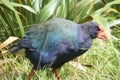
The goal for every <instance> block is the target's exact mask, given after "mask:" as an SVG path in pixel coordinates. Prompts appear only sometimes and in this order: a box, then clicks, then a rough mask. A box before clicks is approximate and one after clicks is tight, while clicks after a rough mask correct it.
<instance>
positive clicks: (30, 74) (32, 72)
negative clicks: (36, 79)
mask: <svg viewBox="0 0 120 80" xmlns="http://www.w3.org/2000/svg"><path fill="white" fill-rule="evenodd" d="M34 74H35V70H33V69H32V70H31V72H30V73H29V75H28V77H27V80H31V78H32V76H33V75H34Z"/></svg>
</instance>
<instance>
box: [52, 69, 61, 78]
mask: <svg viewBox="0 0 120 80" xmlns="http://www.w3.org/2000/svg"><path fill="white" fill-rule="evenodd" d="M53 73H54V74H55V77H57V80H62V79H61V77H60V76H58V71H57V69H54V68H53Z"/></svg>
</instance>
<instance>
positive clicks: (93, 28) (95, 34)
mask: <svg viewBox="0 0 120 80" xmlns="http://www.w3.org/2000/svg"><path fill="white" fill-rule="evenodd" d="M83 25H84V26H86V29H87V31H88V34H89V35H90V36H91V38H92V39H94V38H99V39H104V40H105V39H107V38H108V36H107V34H106V32H105V30H104V29H103V28H102V27H101V26H99V25H98V24H97V23H95V22H86V23H83Z"/></svg>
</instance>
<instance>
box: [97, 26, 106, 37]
mask: <svg viewBox="0 0 120 80" xmlns="http://www.w3.org/2000/svg"><path fill="white" fill-rule="evenodd" d="M99 28H100V31H99V32H98V36H97V38H99V39H108V36H107V34H106V32H105V30H104V29H103V28H102V27H99Z"/></svg>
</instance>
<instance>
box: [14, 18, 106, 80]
mask: <svg viewBox="0 0 120 80" xmlns="http://www.w3.org/2000/svg"><path fill="white" fill-rule="evenodd" d="M95 38H100V39H107V35H106V33H105V31H104V29H103V28H102V27H99V26H98V24H97V23H95V22H86V23H83V24H77V23H74V22H72V21H70V20H66V19H61V18H53V19H50V20H49V21H47V22H45V23H41V24H36V25H34V26H31V28H30V29H28V31H27V33H26V36H25V37H24V38H23V39H22V40H21V41H20V42H19V44H18V45H17V46H16V48H14V50H13V51H16V50H19V49H21V48H24V49H25V53H26V57H27V58H28V59H29V60H30V61H31V63H32V64H33V68H32V71H31V72H30V74H29V75H28V78H27V79H28V80H30V79H31V77H32V76H33V75H34V73H35V71H36V70H38V69H39V68H45V67H51V68H52V69H53V72H54V74H55V76H56V77H57V79H58V80H61V79H60V77H59V76H58V74H57V68H60V67H61V66H62V65H63V64H64V63H66V62H68V61H70V60H73V59H74V58H76V57H78V56H80V55H82V54H83V53H85V52H86V51H87V50H88V49H89V48H90V47H91V45H92V41H93V39H95Z"/></svg>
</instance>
